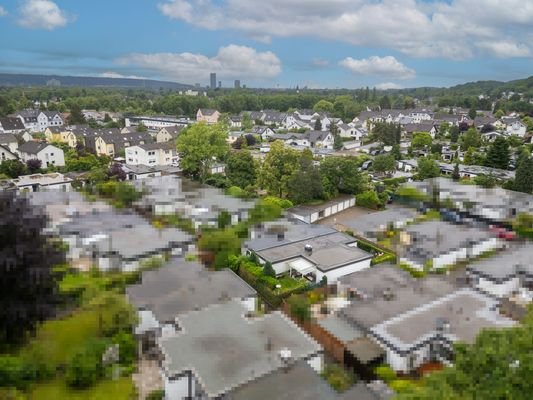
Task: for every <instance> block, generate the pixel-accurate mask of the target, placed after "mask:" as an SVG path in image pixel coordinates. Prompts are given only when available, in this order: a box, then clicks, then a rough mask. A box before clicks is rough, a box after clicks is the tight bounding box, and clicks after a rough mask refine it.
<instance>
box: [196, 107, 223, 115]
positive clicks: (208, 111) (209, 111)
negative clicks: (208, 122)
mask: <svg viewBox="0 0 533 400" xmlns="http://www.w3.org/2000/svg"><path fill="white" fill-rule="evenodd" d="M198 111H200V112H201V113H202V115H213V114H214V113H216V112H218V111H217V110H214V109H211V108H200V109H199V110H198Z"/></svg>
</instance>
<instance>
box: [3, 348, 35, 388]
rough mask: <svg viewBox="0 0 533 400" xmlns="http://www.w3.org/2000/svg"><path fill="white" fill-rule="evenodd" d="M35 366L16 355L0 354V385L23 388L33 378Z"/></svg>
mask: <svg viewBox="0 0 533 400" xmlns="http://www.w3.org/2000/svg"><path fill="white" fill-rule="evenodd" d="M36 376H37V371H36V370H35V367H34V366H33V365H32V364H31V363H28V362H26V361H25V360H24V359H22V358H20V357H17V356H7V355H6V356H0V386H12V387H16V388H18V389H23V388H25V387H26V386H27V385H28V384H29V383H30V382H31V381H33V380H35V379H36Z"/></svg>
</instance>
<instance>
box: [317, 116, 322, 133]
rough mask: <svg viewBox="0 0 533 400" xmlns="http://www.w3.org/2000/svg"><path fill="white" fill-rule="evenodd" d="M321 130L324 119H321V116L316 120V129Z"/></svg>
mask: <svg viewBox="0 0 533 400" xmlns="http://www.w3.org/2000/svg"><path fill="white" fill-rule="evenodd" d="M321 130H322V121H321V120H320V117H319V118H317V119H316V121H315V131H321Z"/></svg>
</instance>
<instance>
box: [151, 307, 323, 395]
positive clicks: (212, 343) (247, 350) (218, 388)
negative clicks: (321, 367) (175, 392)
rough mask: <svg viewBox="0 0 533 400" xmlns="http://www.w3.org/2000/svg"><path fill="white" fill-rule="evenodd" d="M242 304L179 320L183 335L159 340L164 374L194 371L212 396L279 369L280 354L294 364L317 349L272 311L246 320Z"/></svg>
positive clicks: (307, 338) (285, 319) (183, 316)
mask: <svg viewBox="0 0 533 400" xmlns="http://www.w3.org/2000/svg"><path fill="white" fill-rule="evenodd" d="M245 313H246V309H245V308H244V306H243V305H242V304H241V303H240V301H230V302H228V303H225V304H217V305H213V306H210V307H208V308H206V309H204V310H201V311H198V312H191V313H189V314H186V315H182V316H180V317H178V318H177V323H178V325H179V326H180V327H181V328H182V331H181V332H180V333H179V334H177V335H176V336H173V337H168V338H162V339H160V342H159V343H160V346H161V349H162V351H163V354H164V356H165V361H164V364H163V365H164V368H165V371H166V374H167V375H168V376H173V375H175V374H179V373H182V372H184V371H192V373H193V374H194V375H195V377H196V378H197V380H198V381H199V382H200V384H201V385H202V387H203V388H204V390H205V391H206V392H207V395H208V396H210V397H216V396H219V395H222V394H224V393H227V392H229V391H231V390H232V389H234V388H236V387H238V386H241V385H244V384H245V383H247V382H250V381H252V380H253V379H257V378H259V377H262V376H265V375H266V374H269V373H271V372H274V371H276V370H279V369H280V368H282V367H283V365H284V362H283V361H282V359H281V358H280V356H279V352H280V351H282V350H284V349H288V350H290V352H291V357H292V359H294V360H300V359H303V358H307V357H310V356H312V355H314V354H317V353H319V352H321V346H320V345H319V344H318V343H316V342H315V341H314V340H313V339H312V338H311V337H310V336H308V335H307V334H305V333H304V332H303V331H302V330H301V329H300V328H299V327H298V326H297V325H296V324H294V323H293V322H292V321H290V320H289V319H288V318H287V317H285V316H284V315H283V314H282V313H281V312H279V311H276V312H273V313H271V314H267V315H264V316H262V317H260V318H256V319H251V320H248V319H246V318H245V316H244V314H245Z"/></svg>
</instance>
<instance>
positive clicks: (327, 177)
mask: <svg viewBox="0 0 533 400" xmlns="http://www.w3.org/2000/svg"><path fill="white" fill-rule="evenodd" d="M320 176H321V177H322V186H323V188H324V194H325V196H326V197H328V198H331V197H335V196H337V195H338V194H339V193H346V194H357V193H360V192H362V191H363V190H364V189H365V187H366V183H367V182H366V180H365V177H364V176H363V175H362V174H361V172H360V171H359V161H358V160H357V158H354V157H326V158H325V159H323V160H322V161H321V163H320Z"/></svg>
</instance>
